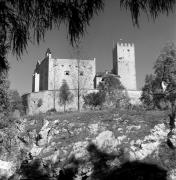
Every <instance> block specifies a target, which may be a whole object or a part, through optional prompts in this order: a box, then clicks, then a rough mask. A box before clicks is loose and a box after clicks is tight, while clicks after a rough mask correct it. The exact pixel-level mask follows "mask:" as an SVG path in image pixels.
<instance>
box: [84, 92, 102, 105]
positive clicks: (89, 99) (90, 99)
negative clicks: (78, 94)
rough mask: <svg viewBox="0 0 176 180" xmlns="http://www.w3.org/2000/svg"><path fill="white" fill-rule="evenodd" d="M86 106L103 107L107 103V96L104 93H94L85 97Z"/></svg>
mask: <svg viewBox="0 0 176 180" xmlns="http://www.w3.org/2000/svg"><path fill="white" fill-rule="evenodd" d="M83 99H84V103H85V105H88V106H92V107H94V108H95V107H97V106H100V107H101V106H102V105H103V103H104V101H105V94H104V93H102V92H93V93H90V94H87V95H86V96H83Z"/></svg>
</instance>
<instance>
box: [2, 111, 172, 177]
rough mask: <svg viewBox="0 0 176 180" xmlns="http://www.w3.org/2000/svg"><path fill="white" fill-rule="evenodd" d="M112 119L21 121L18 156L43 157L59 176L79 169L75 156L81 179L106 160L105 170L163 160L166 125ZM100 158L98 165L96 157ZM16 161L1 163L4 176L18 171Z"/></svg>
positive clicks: (116, 116) (78, 174) (128, 119)
mask: <svg viewBox="0 0 176 180" xmlns="http://www.w3.org/2000/svg"><path fill="white" fill-rule="evenodd" d="M112 117H113V118H111V119H108V118H107V120H106V121H101V120H99V121H90V122H87V121H81V120H79V119H77V121H73V122H71V121H68V120H60V119H56V120H53V121H51V120H46V119H44V120H42V121H36V120H33V119H31V120H30V121H24V122H21V124H18V127H17V129H18V130H16V131H14V132H16V133H14V137H15V139H17V141H18V148H17V151H16V154H18V155H20V156H21V154H20V152H21V150H23V153H24V158H23V160H24V159H26V160H27V161H28V162H30V161H33V160H35V159H38V158H40V159H42V163H43V164H44V165H45V166H46V164H47V162H51V163H52V164H57V168H58V169H57V174H59V173H58V171H60V170H62V169H67V168H68V167H72V166H75V163H73V162H70V159H73V157H74V159H76V160H75V162H76V167H77V179H81V177H83V176H87V177H88V176H90V175H91V174H92V173H93V169H95V166H96V163H97V162H99V160H101V158H102V157H103V161H102V162H101V164H102V168H105V167H106V165H107V166H108V167H116V166H119V165H120V163H122V162H125V161H128V160H130V161H136V160H145V159H146V158H148V157H150V156H151V157H152V158H156V159H159V158H161V157H160V155H159V153H158V152H159V151H160V154H162V153H161V151H162V146H161V144H162V143H164V142H165V140H166V139H167V133H168V132H169V130H168V129H167V128H166V127H165V125H164V124H163V123H161V124H157V125H155V126H154V127H153V128H152V129H151V130H150V131H146V129H147V127H146V124H145V123H144V122H142V120H141V122H140V120H139V121H138V122H137V123H136V122H134V123H133V122H132V120H130V118H124V117H123V116H120V115H119V114H115V115H113V116H112ZM99 118H101V117H99ZM133 118H135V117H133ZM139 134H140V135H139ZM90 145H94V146H95V147H94V146H90ZM97 155H98V158H97V159H98V160H97V162H96V160H94V159H93V157H95V156H97ZM16 159H17V158H16ZM105 161H106V162H105ZM14 162H15V161H6V162H5V163H6V164H7V165H6V166H4V167H6V168H5V170H3V168H1V167H2V166H1V164H0V170H1V169H2V174H3V173H4V174H5V173H6V172H10V173H9V174H10V175H11V174H12V173H11V172H14V171H13V170H14V169H13V167H14V164H15V163H16V162H15V163H14ZM78 162H79V163H78ZM167 163H168V164H169V163H170V162H167ZM16 164H17V163H16ZM16 164H15V165H16ZM78 164H79V166H78ZM44 165H43V166H44ZM11 169H12V170H11ZM105 169H106V168H105ZM174 172H175V171H174V170H172V171H169V173H168V174H169V176H170V177H175V176H174V175H173V174H174ZM8 176H9V175H8Z"/></svg>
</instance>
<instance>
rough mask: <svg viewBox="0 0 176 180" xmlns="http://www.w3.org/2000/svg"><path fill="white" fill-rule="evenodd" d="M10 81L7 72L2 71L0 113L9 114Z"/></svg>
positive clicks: (0, 79)
mask: <svg viewBox="0 0 176 180" xmlns="http://www.w3.org/2000/svg"><path fill="white" fill-rule="evenodd" d="M9 84H10V83H9V81H8V78H7V73H6V72H1V73H0V114H1V115H2V116H4V115H5V116H7V115H8V113H9V111H10V99H9Z"/></svg>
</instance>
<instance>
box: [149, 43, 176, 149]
mask: <svg viewBox="0 0 176 180" xmlns="http://www.w3.org/2000/svg"><path fill="white" fill-rule="evenodd" d="M154 74H155V76H153V77H154V79H153V80H152V83H151V84H152V85H151V86H148V87H149V88H151V89H150V90H149V91H147V92H148V94H150V96H151V99H152V101H153V103H154V104H156V105H157V107H158V108H159V109H167V110H168V116H169V127H170V132H169V133H168V141H169V142H171V141H170V139H171V137H172V135H173V130H174V129H175V118H176V47H175V45H174V44H173V43H168V44H166V46H165V47H164V48H163V50H162V51H161V54H160V55H159V56H158V58H157V60H156V62H155V64H154ZM153 77H152V78H153ZM150 82H151V81H150ZM169 144H172V143H169ZM172 146H173V144H172Z"/></svg>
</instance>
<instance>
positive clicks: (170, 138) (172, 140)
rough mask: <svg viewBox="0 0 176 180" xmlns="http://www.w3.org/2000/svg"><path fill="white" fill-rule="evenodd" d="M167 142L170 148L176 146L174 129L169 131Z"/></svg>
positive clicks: (175, 131) (175, 130)
mask: <svg viewBox="0 0 176 180" xmlns="http://www.w3.org/2000/svg"><path fill="white" fill-rule="evenodd" d="M168 143H170V144H168V145H169V146H170V147H171V148H172V149H175V148H176V129H173V130H172V132H169V136H168Z"/></svg>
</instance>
